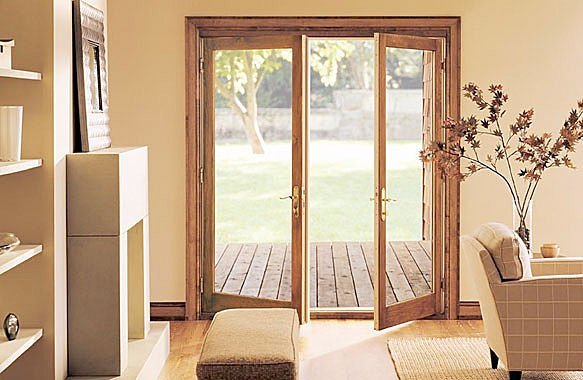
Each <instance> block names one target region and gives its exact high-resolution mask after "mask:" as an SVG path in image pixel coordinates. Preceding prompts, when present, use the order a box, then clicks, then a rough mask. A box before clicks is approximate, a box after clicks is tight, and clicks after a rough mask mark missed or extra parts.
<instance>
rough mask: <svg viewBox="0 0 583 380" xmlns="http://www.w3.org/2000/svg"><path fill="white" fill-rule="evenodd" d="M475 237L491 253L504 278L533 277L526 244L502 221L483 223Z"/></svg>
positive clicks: (507, 279)
mask: <svg viewBox="0 0 583 380" xmlns="http://www.w3.org/2000/svg"><path fill="white" fill-rule="evenodd" d="M474 237H475V238H476V240H477V241H479V242H480V243H481V244H482V245H483V246H484V247H485V248H486V249H487V250H488V252H489V253H490V255H491V256H492V259H494V263H495V264H496V268H497V269H498V272H500V277H502V280H504V281H509V280H520V279H522V278H530V277H532V274H531V270H530V258H529V255H528V251H527V249H526V246H525V245H524V243H523V242H522V240H521V239H520V238H519V237H518V235H517V234H516V233H515V232H514V231H512V230H511V229H510V228H509V227H507V226H506V225H504V224H502V223H486V224H482V225H481V226H480V227H478V229H477V230H476V232H474Z"/></svg>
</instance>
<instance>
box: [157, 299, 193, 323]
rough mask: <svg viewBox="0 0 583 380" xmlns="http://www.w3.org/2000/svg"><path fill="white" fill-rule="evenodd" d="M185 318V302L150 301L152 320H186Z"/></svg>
mask: <svg viewBox="0 0 583 380" xmlns="http://www.w3.org/2000/svg"><path fill="white" fill-rule="evenodd" d="M185 319H186V303H185V302H150V320H152V321H184V320H185Z"/></svg>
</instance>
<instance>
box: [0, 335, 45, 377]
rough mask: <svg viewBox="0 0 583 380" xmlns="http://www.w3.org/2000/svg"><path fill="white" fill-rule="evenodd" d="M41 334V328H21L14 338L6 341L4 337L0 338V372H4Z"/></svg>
mask: <svg viewBox="0 0 583 380" xmlns="http://www.w3.org/2000/svg"><path fill="white" fill-rule="evenodd" d="M42 336H43V330H42V329H23V330H20V333H19V334H18V337H17V338H16V339H15V340H12V341H8V340H6V338H5V337H2V338H0V373H2V372H4V370H6V368H8V367H9V366H10V364H12V363H14V361H15V360H16V359H18V358H19V357H20V356H21V355H22V354H24V353H25V352H26V351H27V350H28V349H29V348H30V347H32V345H33V344H35V343H36V342H37V341H38V340H39V339H40V338H41V337H42Z"/></svg>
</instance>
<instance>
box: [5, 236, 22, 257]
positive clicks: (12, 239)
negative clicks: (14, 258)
mask: <svg viewBox="0 0 583 380" xmlns="http://www.w3.org/2000/svg"><path fill="white" fill-rule="evenodd" d="M19 244H20V240H19V239H18V238H17V237H16V235H14V234H12V233H10V232H0V255H1V254H3V253H7V252H10V251H12V250H13V249H14V248H16V247H18V245H19Z"/></svg>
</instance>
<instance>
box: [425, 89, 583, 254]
mask: <svg viewBox="0 0 583 380" xmlns="http://www.w3.org/2000/svg"><path fill="white" fill-rule="evenodd" d="M463 93H464V96H465V97H466V98H469V99H470V100H471V101H472V102H473V103H474V104H475V105H476V106H477V108H478V110H479V111H480V112H481V113H482V114H483V116H482V117H478V116H476V115H470V116H469V117H462V118H461V119H459V120H454V119H451V118H448V119H446V120H445V121H444V123H443V126H442V128H443V129H445V130H446V131H447V132H448V133H447V134H446V136H447V138H446V141H445V142H444V141H440V140H436V141H431V142H430V143H429V144H428V145H427V146H426V148H425V149H423V150H422V151H421V153H420V157H421V160H423V161H424V162H434V163H435V164H436V165H437V168H438V170H440V171H441V172H442V174H443V175H459V177H460V179H461V180H462V181H463V180H465V179H466V178H468V177H469V176H471V175H473V174H475V173H478V172H480V171H486V172H490V173H492V174H494V175H496V176H497V177H498V178H500V180H502V181H503V182H504V183H505V184H506V186H507V187H508V190H509V191H510V194H511V195H512V202H513V205H514V210H515V212H516V213H517V217H518V219H519V225H518V226H517V231H516V232H517V233H518V235H519V236H520V237H521V238H522V240H523V241H524V243H525V244H526V246H527V247H528V248H529V249H530V238H531V236H530V233H531V231H530V228H529V227H528V225H527V223H526V217H527V215H528V214H529V211H530V208H531V204H532V199H533V197H534V194H535V192H536V189H537V187H538V184H539V182H540V180H541V178H542V176H543V173H544V172H545V171H546V170H547V169H549V168H552V167H561V166H564V167H567V168H570V169H574V168H575V166H574V165H573V162H572V160H571V158H570V154H571V153H573V152H574V151H575V147H576V145H577V143H579V141H581V140H582V139H583V100H581V101H579V102H578V103H577V108H575V109H572V110H571V112H570V113H569V116H568V117H567V119H566V121H565V122H564V123H563V126H562V128H561V130H560V132H559V134H558V136H557V137H553V136H552V135H551V134H550V133H547V132H545V133H542V134H540V135H537V134H534V133H531V132H530V129H531V127H532V125H533V118H534V109H529V110H525V111H523V112H521V113H520V114H519V115H518V117H517V118H516V119H515V121H514V122H513V123H511V124H510V125H508V126H507V127H506V128H503V127H502V121H501V119H502V117H503V116H504V115H505V113H506V111H505V109H504V106H505V105H506V103H507V102H508V99H509V97H508V94H506V93H505V92H504V90H503V87H502V85H500V84H492V85H490V87H489V88H488V93H489V97H488V99H486V97H485V95H484V92H483V91H482V90H481V89H480V88H479V87H478V86H477V85H476V84H474V83H471V82H470V83H468V84H466V85H465V86H464V87H463ZM483 137H484V138H492V139H493V141H494V145H493V146H494V148H493V151H490V152H488V153H485V152H482V150H483V149H482V140H481V139H482V138H483ZM481 153H482V154H481ZM462 162H463V163H462ZM460 165H461V166H463V167H464V168H463V169H462V170H458V169H459V168H460ZM517 177H520V178H522V180H523V184H522V186H519V185H517Z"/></svg>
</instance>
